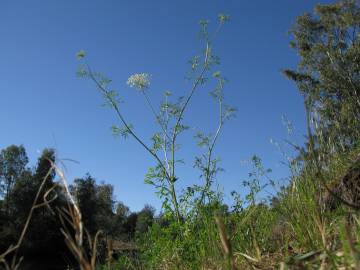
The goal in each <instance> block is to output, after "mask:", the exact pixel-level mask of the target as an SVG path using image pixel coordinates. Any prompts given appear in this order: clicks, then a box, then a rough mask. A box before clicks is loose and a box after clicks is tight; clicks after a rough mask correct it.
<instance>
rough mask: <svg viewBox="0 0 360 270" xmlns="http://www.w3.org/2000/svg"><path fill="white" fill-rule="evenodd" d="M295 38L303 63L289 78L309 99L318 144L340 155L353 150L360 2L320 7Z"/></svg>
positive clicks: (359, 113) (357, 125)
mask: <svg viewBox="0 0 360 270" xmlns="http://www.w3.org/2000/svg"><path fill="white" fill-rule="evenodd" d="M290 33H291V34H292V36H293V40H292V41H291V43H290V45H291V47H292V48H294V49H295V50H296V51H297V52H298V54H299V56H300V62H299V65H298V68H297V69H296V70H285V71H284V73H285V75H286V76H287V77H289V78H290V79H291V80H293V81H295V83H296V84H297V86H298V88H299V91H300V92H301V94H302V95H303V96H304V99H305V105H306V110H307V111H308V122H309V123H310V124H311V126H312V127H311V129H312V130H310V131H313V130H315V132H316V134H317V135H318V136H316V138H312V139H313V140H314V143H315V144H317V145H318V146H319V145H320V144H321V145H322V146H325V145H331V146H332V147H333V148H335V149H333V150H336V151H339V150H340V151H344V150H346V149H348V148H349V147H350V148H351V147H353V146H354V145H355V144H356V143H357V141H358V138H359V131H360V76H359V74H360V2H359V1H352V0H342V1H338V2H337V3H333V4H327V5H320V4H319V5H317V6H316V7H315V13H314V14H310V13H306V14H304V15H302V16H299V17H298V18H297V20H296V24H295V25H294V26H293V28H292V30H291V31H290ZM309 134H311V132H309ZM309 139H310V138H309ZM334 146H335V147H334ZM333 150H329V149H328V150H327V151H326V152H328V151H333ZM324 152H325V151H324Z"/></svg>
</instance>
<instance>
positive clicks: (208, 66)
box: [77, 14, 234, 222]
mask: <svg viewBox="0 0 360 270" xmlns="http://www.w3.org/2000/svg"><path fill="white" fill-rule="evenodd" d="M228 20H229V16H227V15H224V14H220V15H219V16H218V26H217V28H216V30H215V31H214V32H213V33H211V34H210V33H209V31H208V26H209V23H208V21H201V22H200V33H199V36H200V38H201V40H202V41H203V44H204V47H203V50H202V52H201V53H200V54H199V55H196V56H194V57H193V58H192V59H191V60H190V61H189V63H190V70H189V72H188V74H187V79H188V80H189V81H190V82H191V87H190V89H189V90H188V92H187V95H186V96H185V97H180V98H178V99H176V100H175V101H174V98H173V97H172V93H171V92H169V91H165V92H164V94H163V98H162V100H161V102H160V106H159V109H158V110H156V109H155V106H153V103H152V102H151V99H150V96H149V93H148V92H149V89H150V81H151V75H150V74H149V73H138V74H134V75H131V76H130V77H129V79H128V81H127V85H128V86H129V87H131V88H134V89H136V90H137V91H138V92H139V94H140V95H141V96H143V98H144V102H145V103H146V104H147V105H148V107H149V110H150V112H151V113H152V115H153V116H154V118H155V121H156V124H157V126H158V132H156V133H155V134H153V136H152V137H151V143H147V142H146V140H145V139H143V138H142V137H141V135H140V134H138V132H137V131H136V130H135V128H134V126H133V125H132V124H131V123H130V122H129V121H128V120H127V117H126V116H125V115H124V114H123V112H122V109H121V103H122V102H123V101H122V99H121V98H120V97H119V95H118V92H117V91H115V90H113V89H112V88H111V86H110V83H111V80H110V79H108V78H107V77H106V76H104V75H103V74H102V73H99V72H96V71H93V70H92V68H91V67H90V65H89V64H88V63H86V62H85V59H84V57H85V52H84V51H80V52H79V53H78V54H77V57H78V59H79V60H81V61H82V64H81V65H80V67H79V70H78V75H79V76H81V77H86V78H89V79H90V80H92V81H93V82H94V83H95V85H96V87H97V89H98V90H99V91H100V93H101V94H102V96H103V98H104V100H105V102H106V104H107V105H108V106H110V107H111V108H112V109H113V110H114V112H115V114H116V115H117V117H118V119H119V122H120V125H114V126H113V127H112V131H113V132H114V133H115V134H117V135H121V136H123V137H125V138H126V137H132V138H133V139H135V141H137V142H138V143H139V145H141V146H142V147H143V148H144V149H145V151H146V152H147V153H148V154H149V155H150V156H151V157H152V158H153V159H154V160H155V162H156V165H155V166H154V167H150V168H149V171H148V173H147V174H146V176H145V183H147V184H150V185H152V186H154V187H155V188H156V189H157V192H156V193H157V194H158V196H159V197H160V198H161V199H162V202H163V209H164V210H165V212H167V213H173V214H174V217H175V218H176V219H177V221H178V222H180V220H181V206H180V205H179V203H180V201H181V202H183V201H184V202H185V201H188V198H189V196H190V195H194V194H195V193H196V194H198V195H199V194H200V195H199V198H200V199H199V201H200V202H205V197H208V196H209V194H210V193H211V192H209V191H210V189H211V184H212V182H213V181H214V177H215V176H216V173H217V172H218V171H219V170H220V169H219V168H218V165H217V164H218V161H219V159H218V158H214V147H215V145H216V143H217V140H218V138H219V135H220V133H221V130H222V128H223V125H224V123H225V122H226V120H228V119H229V118H230V117H231V116H233V115H234V109H233V108H231V107H230V106H227V105H226V104H225V103H224V94H223V89H224V84H225V83H226V80H225V78H224V77H223V76H222V74H221V72H220V71H217V70H214V69H215V66H216V65H218V64H219V63H220V62H219V57H217V56H216V55H215V54H214V53H213V42H214V40H215V38H216V37H217V35H218V33H219V31H220V29H221V27H222V26H223V25H224V23H225V22H227V21H228ZM210 79H214V80H216V82H217V84H216V87H215V89H214V90H212V91H209V92H210V94H211V95H212V96H213V97H214V99H215V100H216V101H217V103H218V108H219V109H218V110H219V113H218V119H214V121H217V122H218V127H217V129H216V131H215V132H214V133H212V134H204V133H202V132H199V133H197V134H196V136H195V137H196V139H197V140H198V145H199V146H200V147H204V148H205V152H204V153H203V154H202V155H200V156H199V157H195V163H194V167H196V168H198V169H200V170H201V171H202V174H201V176H202V178H203V179H204V184H203V185H202V186H196V185H194V186H192V187H188V188H187V192H185V193H184V194H183V196H182V199H181V200H179V195H178V194H177V191H176V183H177V181H178V171H177V165H178V164H179V163H181V162H182V160H181V159H179V158H178V155H177V153H178V150H179V148H180V145H179V143H178V138H179V136H180V135H181V134H183V132H184V131H185V130H188V129H189V127H188V126H187V125H186V124H185V123H184V115H185V112H186V111H187V109H188V107H189V106H190V104H191V101H192V99H193V97H194V95H195V93H196V92H197V91H198V89H199V88H201V87H203V86H204V85H205V83H206V82H208V81H209V80H210ZM189 194H190V195H189Z"/></svg>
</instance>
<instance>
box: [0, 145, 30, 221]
mask: <svg viewBox="0 0 360 270" xmlns="http://www.w3.org/2000/svg"><path fill="white" fill-rule="evenodd" d="M28 161H29V159H28V157H27V154H26V151H25V148H24V146H22V145H20V146H17V145H10V146H8V147H7V148H5V149H3V150H1V152H0V191H1V193H0V194H1V195H2V196H3V197H4V205H5V212H6V213H7V214H8V212H9V200H10V193H11V190H12V189H13V187H14V185H15V183H16V181H17V180H18V179H19V178H20V177H21V176H22V174H23V173H24V172H25V171H26V165H27V163H28Z"/></svg>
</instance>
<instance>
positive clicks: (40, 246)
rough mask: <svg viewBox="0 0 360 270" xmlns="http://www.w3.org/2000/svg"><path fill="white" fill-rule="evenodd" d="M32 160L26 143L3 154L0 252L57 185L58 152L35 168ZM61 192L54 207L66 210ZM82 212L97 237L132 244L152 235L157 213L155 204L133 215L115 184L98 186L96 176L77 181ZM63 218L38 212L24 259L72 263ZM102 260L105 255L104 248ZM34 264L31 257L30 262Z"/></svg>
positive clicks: (61, 266) (45, 154) (50, 153)
mask: <svg viewBox="0 0 360 270" xmlns="http://www.w3.org/2000/svg"><path fill="white" fill-rule="evenodd" d="M28 161H29V159H28V156H27V154H26V150H25V148H24V147H23V146H22V145H20V146H17V145H10V146H9V147H7V148H5V149H2V150H1V152H0V192H1V193H0V194H1V196H0V253H2V252H3V251H5V250H6V249H7V248H8V247H9V246H10V245H11V244H14V243H16V241H17V239H18V238H19V237H20V234H21V232H22V229H23V226H24V224H25V223H26V219H27V217H28V215H29V211H30V209H31V206H32V204H33V202H34V199H35V196H36V194H37V191H38V190H39V187H40V185H41V183H42V181H43V180H44V178H45V177H46V176H47V179H46V182H45V187H44V189H43V192H42V194H40V197H39V198H41V201H42V200H43V199H42V198H43V197H44V195H45V192H46V191H47V190H49V189H50V188H51V187H53V186H54V183H55V181H56V179H55V173H54V172H52V173H51V174H50V175H47V174H48V172H50V171H51V167H52V164H51V161H55V153H54V150H53V149H45V150H44V151H43V152H42V154H41V156H40V157H39V159H38V162H37V165H36V166H35V167H34V168H29V167H28ZM60 191H61V189H60V188H58V190H55V192H56V193H57V195H58V199H56V200H55V201H54V202H52V203H51V208H52V209H56V208H62V207H63V208H64V207H66V203H67V199H66V198H65V196H64V194H63V192H60ZM70 191H71V193H72V195H73V196H74V198H75V200H76V202H77V203H78V206H79V208H80V211H81V214H82V220H83V224H84V227H85V228H86V230H87V231H88V232H89V234H90V235H91V236H93V235H95V234H96V232H97V231H99V230H101V231H102V237H101V239H102V242H103V243H102V244H101V245H100V246H104V245H106V243H105V242H104V239H116V240H118V241H123V242H132V241H133V239H134V237H135V236H136V235H139V234H142V233H144V232H146V230H147V228H148V227H149V226H150V225H151V224H152V222H153V219H154V213H155V209H154V208H153V207H151V206H149V205H145V207H144V208H143V209H142V210H141V211H139V212H130V210H129V207H128V206H126V205H125V204H123V203H122V202H117V201H115V200H114V194H113V186H112V185H110V184H105V183H101V184H98V183H96V180H95V178H93V177H92V176H91V175H90V174H87V175H85V177H83V178H77V179H75V180H74V181H73V184H72V185H70ZM60 228H61V223H60V220H59V217H58V216H57V215H56V214H54V213H52V212H51V210H50V209H48V208H47V207H41V208H38V209H35V211H34V214H33V216H32V218H31V221H30V225H29V228H28V231H27V233H26V235H25V239H24V242H23V244H22V246H21V248H20V250H19V252H20V254H19V255H24V256H25V257H26V258H27V261H28V260H29V259H30V258H33V260H36V258H41V259H39V260H38V261H44V258H47V261H51V262H52V264H54V265H57V267H59V269H64V265H72V264H75V265H76V263H75V262H74V259H73V256H72V254H70V253H69V251H68V248H67V247H66V245H65V242H64V236H63V235H62V233H61V231H60ZM99 251H100V253H99V257H100V258H101V256H102V255H103V254H101V253H104V251H105V246H104V247H103V249H101V248H100V249H99ZM30 260H31V259H30Z"/></svg>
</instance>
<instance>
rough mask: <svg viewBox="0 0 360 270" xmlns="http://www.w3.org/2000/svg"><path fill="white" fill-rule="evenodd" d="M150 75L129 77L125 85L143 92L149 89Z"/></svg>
mask: <svg viewBox="0 0 360 270" xmlns="http://www.w3.org/2000/svg"><path fill="white" fill-rule="evenodd" d="M150 77H151V75H150V74H148V73H136V74H134V75H131V76H130V77H129V79H128V80H127V85H129V86H130V87H133V88H136V89H138V90H140V91H144V90H145V89H147V88H149V85H150Z"/></svg>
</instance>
